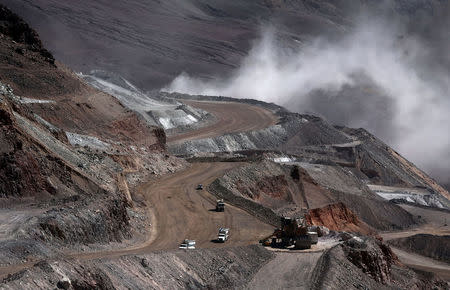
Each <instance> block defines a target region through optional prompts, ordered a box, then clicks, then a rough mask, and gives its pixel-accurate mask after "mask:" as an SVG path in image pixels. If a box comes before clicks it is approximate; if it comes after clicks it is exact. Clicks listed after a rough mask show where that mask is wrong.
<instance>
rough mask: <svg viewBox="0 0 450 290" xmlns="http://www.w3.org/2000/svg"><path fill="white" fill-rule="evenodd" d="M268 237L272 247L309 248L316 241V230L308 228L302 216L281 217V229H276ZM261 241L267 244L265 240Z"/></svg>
mask: <svg viewBox="0 0 450 290" xmlns="http://www.w3.org/2000/svg"><path fill="white" fill-rule="evenodd" d="M270 238H271V243H270V245H271V246H272V247H274V248H290V247H293V248H294V249H310V248H311V245H313V244H317V242H318V235H317V232H313V231H311V230H309V227H308V225H307V224H306V220H305V219H304V218H295V219H292V218H287V217H282V218H281V229H276V230H275V232H274V234H273V235H272V236H271V237H270ZM270 238H269V239H270ZM263 243H264V244H268V243H267V240H266V242H263Z"/></svg>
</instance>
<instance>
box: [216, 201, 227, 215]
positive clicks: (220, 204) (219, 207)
mask: <svg viewBox="0 0 450 290" xmlns="http://www.w3.org/2000/svg"><path fill="white" fill-rule="evenodd" d="M216 211H217V212H221V211H225V203H224V202H223V199H219V200H218V201H217V203H216Z"/></svg>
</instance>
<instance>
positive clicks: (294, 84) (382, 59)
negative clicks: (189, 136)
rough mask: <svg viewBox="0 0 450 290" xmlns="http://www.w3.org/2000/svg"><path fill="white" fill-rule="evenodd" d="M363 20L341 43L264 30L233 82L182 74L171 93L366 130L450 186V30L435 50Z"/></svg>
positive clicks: (404, 31)
mask: <svg viewBox="0 0 450 290" xmlns="http://www.w3.org/2000/svg"><path fill="white" fill-rule="evenodd" d="M358 19H359V20H358V21H357V24H356V25H355V26H354V29H352V30H351V31H349V32H348V33H346V36H345V37H344V38H341V39H339V40H338V41H332V40H329V39H327V38H324V37H317V38H316V39H314V40H313V41H311V42H308V43H300V42H298V41H295V40H290V41H289V40H288V41H286V40H285V39H280V38H279V37H278V36H277V31H276V29H275V28H273V27H272V26H265V27H264V28H263V29H262V31H261V38H260V39H258V40H257V41H255V43H254V45H253V48H252V49H251V50H250V52H249V53H248V55H247V56H246V57H245V58H244V60H243V61H242V64H241V66H240V67H239V69H237V70H236V71H235V72H234V73H233V74H232V75H231V77H227V78H226V79H222V78H220V77H216V78H214V79H210V80H205V79H199V78H196V77H195V76H189V75H187V74H184V73H183V74H181V75H180V76H178V77H177V78H175V79H174V81H173V82H172V83H171V84H170V85H169V86H168V87H167V88H166V90H168V91H178V92H184V93H189V94H204V95H224V96H233V97H239V98H254V99H259V100H263V101H267V102H274V103H277V104H280V105H283V106H285V107H287V108H288V109H290V110H291V111H297V112H313V113H316V114H320V115H322V116H324V117H325V118H327V119H328V120H330V121H331V122H333V123H335V124H340V125H346V126H351V127H364V128H366V129H368V130H369V131H371V132H372V133H374V134H375V135H377V136H378V137H380V138H381V139H383V140H384V141H386V142H387V143H389V144H390V145H392V146H393V147H394V148H396V149H397V150H398V151H399V152H400V153H402V154H403V155H405V156H406V157H407V158H409V159H410V160H412V161H413V162H415V163H416V164H417V165H419V166H420V167H422V168H423V169H425V170H426V171H427V172H428V173H430V174H432V175H433V176H434V177H435V178H438V179H439V180H440V181H441V182H448V181H449V172H450V164H449V163H450V162H449V160H450V150H449V145H450V142H449V139H450V138H449V131H450V128H449V123H450V122H449V121H450V117H449V114H448V113H449V109H450V102H449V100H450V97H449V92H450V77H449V73H448V66H447V65H448V54H447V53H445V49H444V50H443V51H442V52H443V53H442V57H440V56H439V55H436V54H439V49H440V48H442V47H447V48H448V47H450V41H449V38H448V32H446V31H445V27H449V26H435V27H434V32H435V33H436V35H435V36H436V38H437V40H438V41H439V46H436V45H433V46H431V44H430V43H436V41H435V42H429V41H427V40H424V39H423V38H422V37H420V35H419V34H416V33H412V32H411V31H410V30H409V27H408V26H407V25H404V24H402V23H400V22H394V21H391V20H389V21H388V20H387V18H382V19H380V18H371V19H370V20H368V19H369V17H368V15H367V14H364V15H363V16H361V17H359V18H358ZM445 19H446V20H445ZM441 20H445V21H447V22H448V18H445V17H444V18H441ZM439 24H440V23H438V25H439ZM426 25H430V24H429V23H427V24H426ZM426 25H425V26H424V29H427V28H428V27H427V26H426ZM433 25H436V23H433Z"/></svg>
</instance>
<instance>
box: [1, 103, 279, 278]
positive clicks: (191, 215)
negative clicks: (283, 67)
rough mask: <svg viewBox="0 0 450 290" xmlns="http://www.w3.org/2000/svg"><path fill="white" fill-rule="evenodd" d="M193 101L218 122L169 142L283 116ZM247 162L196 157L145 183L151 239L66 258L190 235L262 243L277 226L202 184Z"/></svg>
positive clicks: (174, 241) (134, 249) (169, 244)
mask: <svg viewBox="0 0 450 290" xmlns="http://www.w3.org/2000/svg"><path fill="white" fill-rule="evenodd" d="M185 102H186V103H188V104H189V105H191V106H194V107H198V108H200V109H203V110H206V111H208V112H210V113H211V114H213V115H214V117H215V122H214V123H212V124H210V125H208V126H205V127H202V128H200V129H198V130H193V131H190V132H187V133H183V134H179V135H173V136H171V137H169V138H168V142H183V141H187V140H192V139H201V138H208V137H215V136H220V135H223V134H227V133H232V132H244V131H250V130H258V129H263V128H266V127H268V126H270V125H272V124H275V123H276V122H277V120H278V119H277V117H276V116H275V115H274V114H272V113H271V112H270V111H268V110H265V109H263V108H261V107H257V106H252V105H248V104H244V103H237V102H203V101H185ZM241 165H242V164H241V163H224V162H220V163H194V164H191V166H189V167H188V168H186V169H184V170H181V171H178V172H175V173H172V174H168V175H165V176H162V177H161V178H159V179H157V180H154V181H151V182H149V183H147V184H143V185H142V186H141V187H140V188H138V190H139V191H140V193H141V194H142V195H143V196H145V198H146V202H147V204H148V205H149V215H150V216H151V219H152V221H151V222H152V229H151V234H150V235H149V237H148V239H147V241H146V242H144V243H142V244H138V245H134V246H131V247H127V248H121V249H114V250H108V251H98V252H88V253H70V254H69V253H68V254H67V255H66V256H64V257H58V259H60V258H76V259H79V260H92V259H98V258H103V257H109V258H113V257H119V256H122V255H127V254H140V253H146V252H150V251H157V250H169V249H177V248H178V246H179V244H180V243H181V241H182V240H183V239H185V238H188V239H193V240H196V242H197V245H196V246H197V248H210V247H224V246H231V245H233V246H240V245H249V244H255V243H257V242H258V241H259V240H260V239H261V238H263V237H265V236H268V235H269V234H271V233H272V232H273V226H271V225H268V224H265V223H263V222H261V221H260V220H258V219H257V218H255V217H254V216H252V215H250V214H249V213H247V212H245V211H243V210H241V209H239V208H236V207H234V206H231V205H226V208H225V212H215V211H213V209H214V208H215V203H216V198H215V197H214V196H213V195H212V194H210V193H208V191H207V190H206V189H205V190H196V187H197V185H198V184H203V185H205V188H206V187H207V185H208V184H210V183H211V182H212V181H214V180H215V179H216V178H218V177H220V176H222V175H223V174H225V173H226V172H227V171H228V170H231V169H233V168H236V167H238V166H241ZM220 227H227V228H230V239H229V240H228V241H227V242H226V243H224V244H218V243H214V241H213V240H214V239H215V238H216V236H217V233H218V229H219V228H220ZM36 262H37V261H30V262H27V263H24V264H20V265H11V266H8V267H0V277H2V276H6V275H7V274H12V273H15V272H17V271H20V270H22V269H25V268H28V267H31V266H33V265H34V264H35V263H36Z"/></svg>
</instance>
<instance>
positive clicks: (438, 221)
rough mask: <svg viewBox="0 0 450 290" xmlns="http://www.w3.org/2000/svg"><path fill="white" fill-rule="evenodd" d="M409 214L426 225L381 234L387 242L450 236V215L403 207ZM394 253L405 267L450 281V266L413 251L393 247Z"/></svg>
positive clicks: (442, 212)
mask: <svg viewBox="0 0 450 290" xmlns="http://www.w3.org/2000/svg"><path fill="white" fill-rule="evenodd" d="M401 207H402V208H403V209H405V210H407V211H408V212H409V213H411V214H413V215H415V216H420V217H421V219H422V220H423V222H424V224H423V225H421V226H420V227H417V228H412V229H408V230H405V231H394V232H384V233H380V236H381V237H383V239H384V240H385V241H389V240H393V239H398V238H406V237H410V236H414V235H416V234H431V235H449V234H450V226H449V225H448V224H449V221H450V213H449V212H445V211H441V210H435V209H432V208H423V207H417V206H413V205H401ZM392 250H393V251H394V253H395V254H396V255H397V256H398V257H399V259H400V261H401V262H402V263H404V264H405V265H407V266H409V267H411V268H414V269H419V270H423V271H428V272H433V273H436V274H438V275H439V276H440V277H441V278H443V279H445V280H447V281H450V264H446V263H444V262H441V261H437V260H434V259H432V258H429V257H425V256H422V255H419V254H415V253H412V252H411V251H404V250H401V249H398V248H395V247H392Z"/></svg>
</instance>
